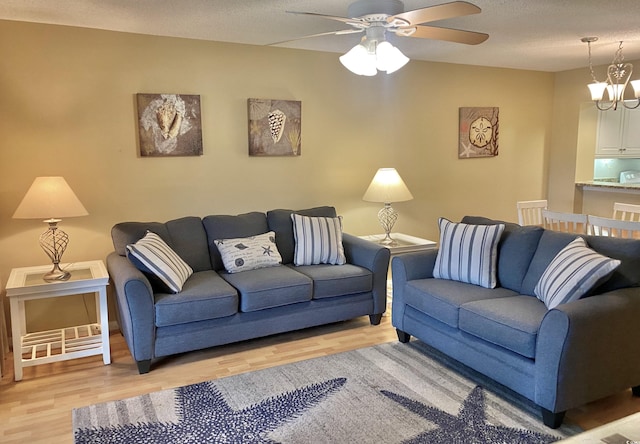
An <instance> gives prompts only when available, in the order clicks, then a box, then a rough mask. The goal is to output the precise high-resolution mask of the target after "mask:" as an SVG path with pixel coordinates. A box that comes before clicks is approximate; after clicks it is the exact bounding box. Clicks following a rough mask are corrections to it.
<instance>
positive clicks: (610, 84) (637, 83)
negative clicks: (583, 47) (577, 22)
mask: <svg viewBox="0 0 640 444" xmlns="http://www.w3.org/2000/svg"><path fill="white" fill-rule="evenodd" d="M597 40H598V37H583V38H582V39H581V41H582V42H584V43H586V44H587V46H588V48H589V70H590V71H591V78H592V79H593V83H590V84H589V85H587V86H588V87H589V91H590V92H591V100H593V101H594V102H595V104H596V107H597V108H598V109H599V110H601V111H607V110H609V109H613V110H616V109H618V104H619V103H621V104H622V106H624V107H625V108H628V109H633V108H637V107H638V105H640V80H631V81H629V80H630V79H631V73H632V72H633V65H632V64H631V63H629V62H626V63H625V61H624V56H623V55H622V42H620V45H619V46H618V50H617V51H616V53H615V55H614V56H613V61H612V62H611V65H609V66H608V67H607V79H606V80H605V81H604V82H600V81H598V79H596V76H595V74H594V72H593V64H592V62H591V43H593V42H595V41H597ZM629 83H631V86H632V87H633V92H634V96H635V98H636V100H635V102H630V103H629V102H625V100H624V91H625V89H626V88H627V85H628V84H629ZM605 90H606V91H607V96H608V97H609V100H608V101H605V103H604V104H603V103H602V98H603V96H604V91H605ZM607 102H608V105H607Z"/></svg>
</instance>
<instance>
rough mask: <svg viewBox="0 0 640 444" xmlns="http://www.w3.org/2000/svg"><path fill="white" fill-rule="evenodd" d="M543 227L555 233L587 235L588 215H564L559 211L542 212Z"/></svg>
mask: <svg viewBox="0 0 640 444" xmlns="http://www.w3.org/2000/svg"><path fill="white" fill-rule="evenodd" d="M542 218H543V226H544V228H546V229H549V230H553V231H563V232H565V233H577V234H586V233H587V220H588V219H587V215H586V214H575V213H562V212H559V211H549V210H542Z"/></svg>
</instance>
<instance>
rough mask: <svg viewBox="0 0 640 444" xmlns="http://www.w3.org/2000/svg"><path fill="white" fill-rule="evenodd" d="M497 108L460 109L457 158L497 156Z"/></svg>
mask: <svg viewBox="0 0 640 444" xmlns="http://www.w3.org/2000/svg"><path fill="white" fill-rule="evenodd" d="M498 111H499V109H498V108H497V107H475V108H460V130H459V143H458V158H459V159H470V158H472V157H494V156H497V155H498V127H499V125H498V123H499V122H498Z"/></svg>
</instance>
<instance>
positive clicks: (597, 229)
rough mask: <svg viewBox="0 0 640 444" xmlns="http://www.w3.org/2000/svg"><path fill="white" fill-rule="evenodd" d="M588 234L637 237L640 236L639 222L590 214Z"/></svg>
mask: <svg viewBox="0 0 640 444" xmlns="http://www.w3.org/2000/svg"><path fill="white" fill-rule="evenodd" d="M589 234H593V235H595V236H609V237H623V238H629V239H632V238H635V239H637V238H640V222H639V221H630V220H619V219H610V218H608V217H599V216H591V215H590V216H589Z"/></svg>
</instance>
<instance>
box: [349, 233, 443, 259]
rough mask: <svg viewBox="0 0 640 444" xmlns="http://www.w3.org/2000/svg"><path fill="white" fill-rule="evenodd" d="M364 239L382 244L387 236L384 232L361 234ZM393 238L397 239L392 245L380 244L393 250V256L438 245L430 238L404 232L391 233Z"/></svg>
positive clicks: (429, 248)
mask: <svg viewBox="0 0 640 444" xmlns="http://www.w3.org/2000/svg"><path fill="white" fill-rule="evenodd" d="M360 237H361V238H362V239H366V240H368V241H371V242H375V243H377V244H380V242H381V241H382V240H383V239H384V238H385V235H384V234H372V235H369V236H360ZM391 238H392V239H393V240H394V241H395V242H394V243H393V244H391V245H385V244H380V245H382V246H383V247H385V248H388V249H389V251H390V252H391V256H393V255H396V254H400V253H413V252H415V251H424V250H431V249H433V248H436V247H437V246H438V244H437V242H434V241H432V240H428V239H422V238H420V237H415V236H409V235H408V234H404V233H391Z"/></svg>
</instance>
